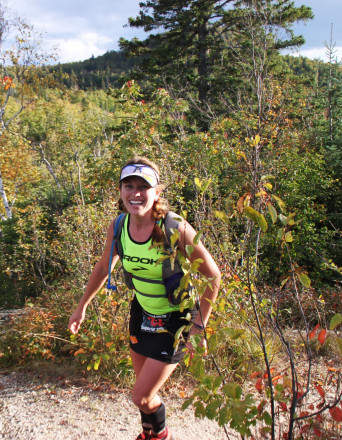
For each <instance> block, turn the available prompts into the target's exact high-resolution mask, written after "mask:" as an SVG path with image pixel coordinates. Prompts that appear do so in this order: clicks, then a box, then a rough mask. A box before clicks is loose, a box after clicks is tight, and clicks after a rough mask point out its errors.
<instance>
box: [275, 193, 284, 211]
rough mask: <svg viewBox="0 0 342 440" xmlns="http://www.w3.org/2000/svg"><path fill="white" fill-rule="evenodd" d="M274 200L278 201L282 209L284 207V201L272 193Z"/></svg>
mask: <svg viewBox="0 0 342 440" xmlns="http://www.w3.org/2000/svg"><path fill="white" fill-rule="evenodd" d="M273 198H274V200H275V201H276V202H277V203H278V206H279V208H280V209H281V210H282V211H283V210H284V208H285V203H284V202H283V201H282V200H281V198H280V197H277V196H275V195H274V194H273Z"/></svg>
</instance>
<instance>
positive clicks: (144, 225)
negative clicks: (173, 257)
mask: <svg viewBox="0 0 342 440" xmlns="http://www.w3.org/2000/svg"><path fill="white" fill-rule="evenodd" d="M154 224H155V220H154V218H153V217H152V216H151V217H150V218H149V217H147V216H143V217H139V216H135V215H131V214H130V215H129V223H128V228H129V233H130V236H131V237H132V238H133V240H135V241H138V242H139V241H140V242H145V241H146V240H148V239H149V238H150V236H151V234H152V231H153V228H154Z"/></svg>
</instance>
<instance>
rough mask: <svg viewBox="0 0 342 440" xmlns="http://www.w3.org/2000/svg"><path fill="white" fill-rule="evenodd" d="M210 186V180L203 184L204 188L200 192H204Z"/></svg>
mask: <svg viewBox="0 0 342 440" xmlns="http://www.w3.org/2000/svg"><path fill="white" fill-rule="evenodd" d="M210 184H211V179H208V180H207V181H206V183H205V184H204V187H203V189H202V192H205V191H206V190H207V189H208V186H209V185H210Z"/></svg>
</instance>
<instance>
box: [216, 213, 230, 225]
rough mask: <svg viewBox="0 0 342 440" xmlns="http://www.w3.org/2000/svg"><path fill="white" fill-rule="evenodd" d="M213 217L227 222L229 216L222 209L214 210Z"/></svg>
mask: <svg viewBox="0 0 342 440" xmlns="http://www.w3.org/2000/svg"><path fill="white" fill-rule="evenodd" d="M214 214H215V217H216V218H218V219H220V220H222V221H224V222H226V223H228V222H229V217H228V215H227V214H226V213H225V212H222V211H214Z"/></svg>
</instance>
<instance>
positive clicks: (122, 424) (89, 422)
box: [0, 372, 240, 440]
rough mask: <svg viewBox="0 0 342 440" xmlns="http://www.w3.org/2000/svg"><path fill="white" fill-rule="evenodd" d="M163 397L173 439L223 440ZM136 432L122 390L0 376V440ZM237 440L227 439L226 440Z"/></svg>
mask: <svg viewBox="0 0 342 440" xmlns="http://www.w3.org/2000/svg"><path fill="white" fill-rule="evenodd" d="M170 394H172V397H167V396H166V395H165V396H163V398H164V401H165V403H166V405H167V411H168V426H169V427H170V429H171V431H172V433H173V436H174V439H175V440H182V439H187V440H201V439H203V440H226V439H227V436H226V434H225V432H224V430H223V429H222V428H220V427H219V426H218V425H217V424H216V423H215V422H212V421H210V420H207V419H196V418H195V417H194V415H193V410H192V409H191V408H189V409H187V410H186V411H181V409H180V408H181V405H182V402H183V399H182V398H181V397H180V396H179V397H177V393H170ZM139 432H140V424H139V417H138V414H137V410H136V409H135V408H134V407H133V405H132V404H131V403H130V393H129V391H128V390H117V389H111V387H110V386H109V385H107V386H98V387H97V388H96V387H94V386H93V385H90V384H89V383H87V382H86V381H84V380H82V379H78V380H73V381H68V380H66V379H65V378H63V377H61V378H56V380H54V381H51V380H46V379H43V378H42V377H39V376H37V375H32V374H28V373H18V372H12V373H5V372H2V373H1V372H0V439H3V440H12V439H13V440H14V439H15V440H43V439H44V440H62V439H63V440H79V439H87V440H101V439H104V440H107V439H108V440H130V439H132V440H133V439H135V438H136V436H137V435H138V433H139ZM238 438H240V437H237V436H235V435H234V434H229V439H231V440H233V439H234V440H235V439H238Z"/></svg>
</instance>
